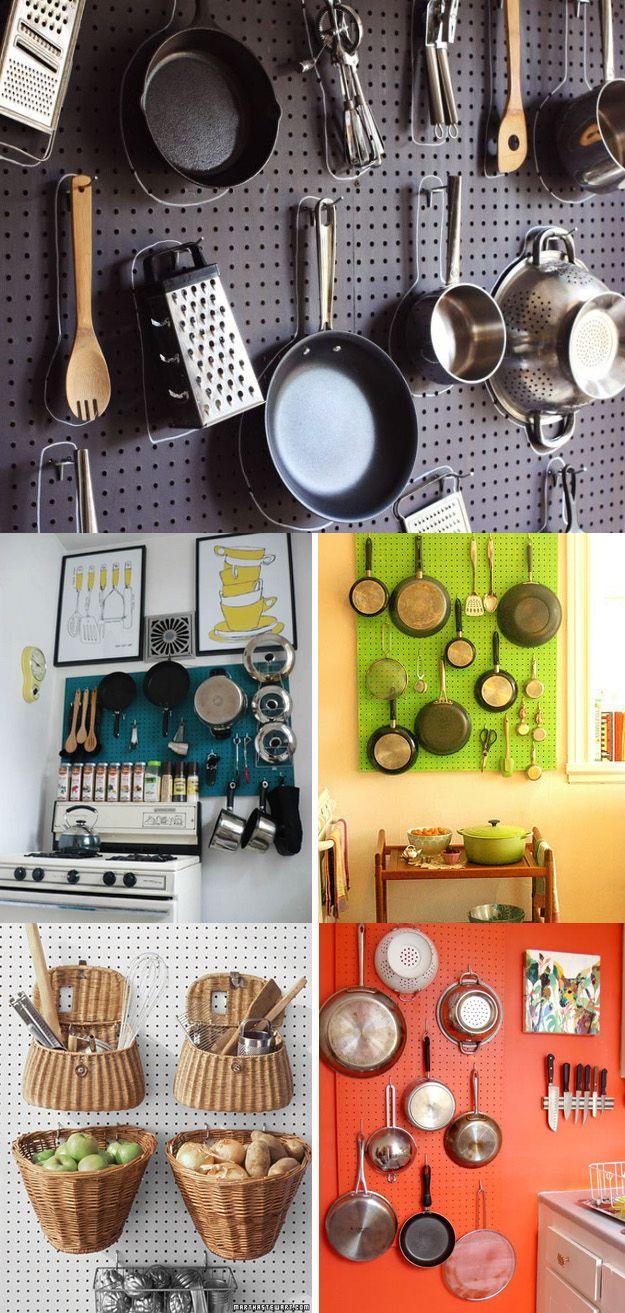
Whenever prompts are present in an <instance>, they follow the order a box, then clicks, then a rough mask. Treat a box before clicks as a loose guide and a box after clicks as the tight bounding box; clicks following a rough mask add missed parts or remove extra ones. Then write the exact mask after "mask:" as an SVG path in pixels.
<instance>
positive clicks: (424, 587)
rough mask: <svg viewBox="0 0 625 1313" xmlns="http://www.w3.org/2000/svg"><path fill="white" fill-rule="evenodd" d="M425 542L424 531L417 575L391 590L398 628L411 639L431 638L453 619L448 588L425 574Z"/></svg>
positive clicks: (417, 542) (391, 606) (418, 544)
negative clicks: (450, 618) (450, 614)
mask: <svg viewBox="0 0 625 1313" xmlns="http://www.w3.org/2000/svg"><path fill="white" fill-rule="evenodd" d="M422 553H423V542H422V536H421V534H420V533H417V534H415V540H414V574H413V575H409V576H408V578H407V579H402V581H401V583H399V584H397V585H396V587H395V588H394V589H393V592H392V593H391V600H390V602H389V611H390V615H391V620H392V621H393V624H394V625H395V628H396V629H400V630H401V632H402V634H407V635H408V637H409V638H430V637H431V635H432V634H437V633H438V631H439V629H442V628H443V627H444V626H445V625H446V624H447V621H448V619H449V613H450V611H451V602H450V600H449V593H448V592H447V589H446V588H445V587H444V586H443V584H442V583H440V582H439V580H438V579H434V578H432V576H431V575H428V574H424V573H423V554H422Z"/></svg>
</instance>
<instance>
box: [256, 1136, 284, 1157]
mask: <svg viewBox="0 0 625 1313" xmlns="http://www.w3.org/2000/svg"><path fill="white" fill-rule="evenodd" d="M252 1141H253V1143H254V1144H264V1145H265V1148H267V1149H268V1150H269V1156H270V1158H271V1161H272V1163H276V1162H277V1161H278V1159H279V1158H286V1156H287V1150H286V1149H285V1147H284V1142H283V1141H282V1140H279V1139H278V1137H277V1135H270V1134H269V1132H268V1131H252Z"/></svg>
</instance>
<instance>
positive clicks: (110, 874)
mask: <svg viewBox="0 0 625 1313" xmlns="http://www.w3.org/2000/svg"><path fill="white" fill-rule="evenodd" d="M102 879H103V881H104V883H105V884H107V885H109V886H110V885H112V884H115V881H116V879H117V876H116V874H115V872H114V871H105V872H104V875H103V876H102Z"/></svg>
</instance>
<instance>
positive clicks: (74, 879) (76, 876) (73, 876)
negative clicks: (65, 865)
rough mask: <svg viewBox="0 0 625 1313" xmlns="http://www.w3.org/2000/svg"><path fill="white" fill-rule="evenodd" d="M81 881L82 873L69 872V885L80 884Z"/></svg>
mask: <svg viewBox="0 0 625 1313" xmlns="http://www.w3.org/2000/svg"><path fill="white" fill-rule="evenodd" d="M79 880H80V872H79V871H68V872H67V883H68V884H78V881H79Z"/></svg>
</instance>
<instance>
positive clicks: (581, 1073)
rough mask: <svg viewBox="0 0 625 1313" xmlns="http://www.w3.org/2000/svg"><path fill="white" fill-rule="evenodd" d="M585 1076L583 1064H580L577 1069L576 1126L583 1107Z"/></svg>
mask: <svg viewBox="0 0 625 1313" xmlns="http://www.w3.org/2000/svg"><path fill="white" fill-rule="evenodd" d="M583 1076H584V1067H583V1064H582V1063H581V1062H578V1064H577V1066H576V1068H575V1125H576V1126H577V1123H578V1121H579V1114H580V1112H581V1107H582V1081H583Z"/></svg>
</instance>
